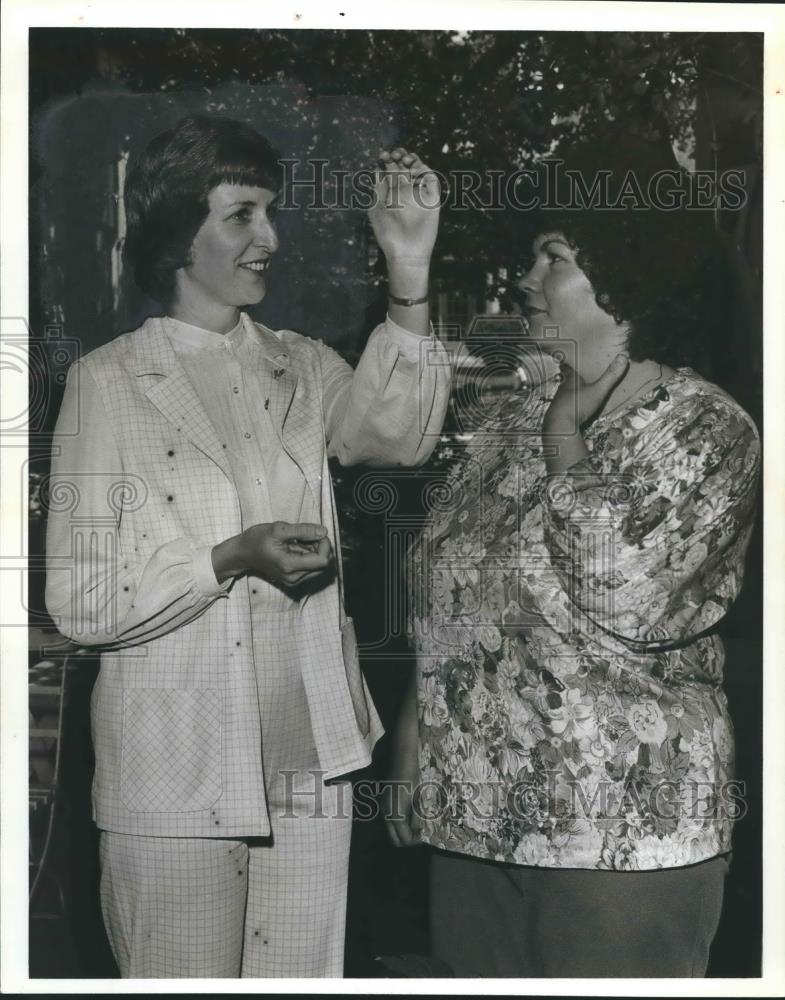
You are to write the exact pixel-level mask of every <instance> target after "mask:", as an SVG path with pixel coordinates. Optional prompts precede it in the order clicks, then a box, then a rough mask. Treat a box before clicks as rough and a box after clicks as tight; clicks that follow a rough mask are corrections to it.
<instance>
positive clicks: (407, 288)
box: [387, 257, 430, 299]
mask: <svg viewBox="0 0 785 1000" xmlns="http://www.w3.org/2000/svg"><path fill="white" fill-rule="evenodd" d="M429 272H430V257H428V258H427V260H423V261H417V260H413V259H411V258H408V259H406V260H402V259H400V258H397V259H396V258H394V259H393V260H388V261H387V289H388V292H389V294H390V295H391V296H394V297H395V298H398V299H421V298H424V297H426V296H427V295H428V277H429Z"/></svg>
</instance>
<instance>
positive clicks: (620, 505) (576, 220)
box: [388, 210, 759, 977]
mask: <svg viewBox="0 0 785 1000" xmlns="http://www.w3.org/2000/svg"><path fill="white" fill-rule="evenodd" d="M538 229H539V231H537V230H535V232H537V235H536V237H535V238H534V240H533V244H532V247H531V249H532V262H531V266H530V267H529V268H528V270H527V272H526V274H525V275H523V276H522V278H521V279H520V281H519V283H518V286H517V287H518V290H519V292H520V293H521V295H522V298H523V299H524V301H525V305H524V312H525V314H526V316H527V317H528V324H529V338H528V339H529V342H530V344H529V348H528V351H529V353H528V355H527V354H526V353H524V354H523V357H524V359H525V358H526V357H529V358H531V357H533V356H534V345H535V344H536V345H537V348H538V349H539V350H541V351H543V352H546V354H545V356H544V360H543V365H542V366H541V367H543V368H544V370H545V376H544V377H542V378H540V379H537V378H532V379H530V380H529V381H528V382H526V383H525V384H524V385H523V386H522V387H521V389H520V390H519V391H517V392H514V393H512V394H511V395H508V396H507V397H505V398H504V399H502V400H501V401H499V402H498V403H497V404H496V405H494V407H493V408H492V409H491V410H490V411H489V412H488V413H487V415H486V416H485V418H484V419H483V420H482V422H481V423H480V424H479V425H478V426H477V427H475V428H473V430H474V436H473V438H472V440H471V441H470V443H469V444H468V445H467V447H466V449H465V451H464V454H463V455H462V457H461V458H460V459H459V460H458V462H456V464H455V465H454V466H453V468H452V469H451V470H450V472H449V473H448V478H447V483H446V489H445V490H444V491H442V495H441V496H440V498H439V503H438V506H435V507H434V509H433V510H432V511H431V512H430V513H429V515H428V519H427V522H426V525H425V529H424V531H423V533H422V537H421V539H420V540H419V542H418V543H417V545H416V546H415V548H414V550H413V552H412V554H411V561H412V585H413V599H412V615H411V628H412V633H413V636H414V641H415V646H416V654H417V670H416V677H415V683H413V684H412V686H411V689H410V691H409V694H408V695H407V698H406V700H405V704H404V709H403V711H402V715H401V718H400V720H399V724H398V726H397V730H396V734H395V739H394V764H393V775H392V776H393V778H394V779H396V780H397V781H400V782H401V783H402V785H403V787H404V788H408V789H409V790H410V791H411V789H412V788H414V792H413V794H412V795H411V796H410V797H407V796H406V795H404V797H403V800H402V801H403V803H404V806H405V808H403V809H402V810H401V811H400V812H399V813H398V814H396V815H393V816H391V818H390V819H389V820H388V827H389V830H390V835H391V837H392V839H393V842H394V843H396V844H398V845H400V846H406V845H408V844H412V843H416V842H424V843H426V844H429V845H431V846H432V847H433V848H434V851H433V854H432V868H431V872H432V876H431V877H432V881H431V930H432V942H433V949H434V953H435V956H436V957H437V958H439V959H441V960H442V961H446V962H448V963H449V964H450V965H451V966H452V968H453V970H454V971H455V973H456V974H457V975H462V976H490V977H494V976H515V977H519V976H520V977H536V976H548V977H564V976H574V977H598V976H639V977H651V976H656V977H681V976H702V975H704V974H705V970H706V966H707V961H708V954H709V946H710V944H711V941H712V938H713V936H714V934H715V932H716V929H717V925H718V922H719V917H720V911H721V905H722V896H723V882H724V877H725V873H726V871H727V867H728V858H729V852H730V849H731V827H732V820H733V818H734V815H735V814H736V812H737V810H738V807H739V803H738V801H737V799H738V791H737V788H736V786H735V785H734V783H733V780H732V779H733V772H732V766H733V736H732V727H731V721H730V718H729V715H728V709H727V703H726V698H725V695H724V693H723V691H722V676H723V660H724V651H723V644H722V641H721V639H720V638H719V636H718V635H717V625H718V624H719V623H720V621H721V620H722V618H723V616H724V615H725V613H726V612H727V610H728V608H729V606H730V604H731V603H732V601H733V600H734V598H735V596H736V595H737V593H738V591H739V589H740V587H741V583H742V577H743V572H744V559H745V552H746V549H747V545H748V542H749V539H750V533H751V530H752V521H753V515H754V506H755V492H756V484H757V479H758V465H759V443H758V435H757V432H756V429H755V426H754V424H753V422H752V420H751V419H750V418H749V416H748V415H747V414H746V413H745V412H744V411H743V410H742V409H741V408H740V407H739V406H738V404H737V403H736V402H735V401H734V400H733V399H732V398H731V397H730V396H728V395H727V394H726V393H725V392H724V391H723V390H722V389H720V388H719V387H718V386H716V385H714V384H712V383H711V382H708V381H706V380H705V379H704V378H702V377H701V376H700V375H699V374H698V373H697V372H696V371H695V370H694V369H693V368H691V367H689V365H690V363H695V359H696V358H698V357H700V352H701V344H702V343H704V342H705V341H706V338H707V337H709V338H710V337H711V336H712V335H715V334H716V329H717V328H716V327H715V326H713V320H712V319H711V317H712V315H713V313H714V311H715V310H714V304H713V302H712V300H711V296H712V294H713V291H712V289H713V290H714V291H716V290H717V287H718V284H717V283H718V280H719V279H718V278H717V271H716V270H715V268H714V266H713V265H712V266H711V267H707V266H706V264H707V260H709V254H710V252H711V251H710V247H711V242H710V241H711V220H710V219H709V218H707V217H706V216H705V215H704V216H703V217H699V216H692V217H687V215H686V214H685V213H671V214H669V215H667V216H666V215H665V213H662V212H656V211H649V212H646V211H643V212H640V211H637V212H636V211H630V210H620V211H617V212H613V211H610V212H608V211H606V212H602V213H600V212H597V211H592V210H583V211H564V212H560V213H559V214H557V213H556V212H548V211H543V212H542V213H541V215H540V216H539V225H538ZM688 232H689V233H691V238H690V237H688V235H687V234H688ZM696 248H698V249H699V252H698V253H697V254H696V252H695V251H696ZM535 367H536V366H534V365H530V364H528V363H527V362H526V361H525V360H524V363H523V368H524V369H526V368H528V369H529V370H530V371H532V372H533V371H534V369H535Z"/></svg>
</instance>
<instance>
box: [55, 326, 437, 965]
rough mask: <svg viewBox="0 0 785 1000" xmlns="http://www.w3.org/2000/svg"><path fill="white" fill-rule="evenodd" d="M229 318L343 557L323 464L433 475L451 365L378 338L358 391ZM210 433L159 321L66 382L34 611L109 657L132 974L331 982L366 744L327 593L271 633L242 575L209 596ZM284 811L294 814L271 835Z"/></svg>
mask: <svg viewBox="0 0 785 1000" xmlns="http://www.w3.org/2000/svg"><path fill="white" fill-rule="evenodd" d="M242 322H243V324H245V326H246V328H247V329H248V330H249V331H251V333H252V335H253V337H255V338H256V339H257V341H258V350H257V351H256V353H255V355H254V357H255V360H254V362H253V364H254V365H255V366H258V370H257V371H256V372H255V375H258V377H259V379H260V380H261V384H263V385H264V386H265V387H266V388H265V396H266V398H267V403H266V408H267V410H268V412H269V417H270V419H271V422H272V424H273V426H274V427H275V431H276V433H277V434H278V436H279V438H280V442H281V446H282V448H283V449H284V451H285V452H286V453H287V454H288V455H289V456H290V457H291V458H292V459H293V460H294V462H295V463H296V466H297V467H298V468H299V469H300V470H301V473H302V476H303V477H304V479H305V481H306V484H307V490H306V493H307V495H308V497H309V502H310V507H309V508H308V509H309V510H312V511H313V512H314V513H315V514H318V517H319V518H320V519H321V522H322V523H323V524H324V525H325V526H326V527H327V529H328V531H329V533H330V537H331V541H332V544H333V547H334V549H335V551H336V552H339V544H338V542H339V540H338V538H337V537H336V527H335V525H336V523H337V521H336V517H335V510H334V498H333V492H332V485H331V482H330V477H329V470H328V465H327V459H328V456H337V457H338V459H339V460H340V461H341V462H342V463H343V464H354V463H357V462H369V463H371V464H374V465H417V464H420V463H421V462H423V461H425V459H426V458H427V457H428V455H429V454H430V452H431V450H432V448H433V446H434V444H435V441H436V440H437V439H438V433H439V430H440V428H441V423H442V420H443V417H444V413H445V410H446V406H447V399H448V392H449V364H448V361H447V356H446V354H445V352H444V350H443V348H442V347H441V346H440V345H439V344H438V342H437V341H435V340H432V339H430V338H419V337H416V336H415V335H414V334H411V333H409V332H408V331H405V330H402V329H401V328H400V327H397V326H396V325H395V324H394V323H392V322H391V321H390V320H389V319H388V320H387V322H386V323H385V324H383V325H382V326H380V327H379V328H377V330H375V331H374V333H373V334H372V335H371V338H370V339H369V341H368V345H367V347H366V350H365V351H364V353H363V356H362V358H361V359H360V362H359V365H358V367H357V369H356V370H355V371H354V372H353V371H352V369H351V368H350V367H349V366H348V365H347V364H346V363H345V362H344V361H343V360H342V359H341V358H340V357H339V356H338V355H337V354H336V353H335V352H334V351H332V350H331V349H330V348H328V347H326V346H325V345H324V344H322V343H321V342H318V341H314V340H310V339H309V338H305V337H302V336H300V335H298V334H295V333H292V332H289V331H281V332H277V333H276V332H273V331H271V330H268V329H267V328H266V327H264V326H261V325H260V324H253V323H252V322H251V320H250V319H249V318H248V317H247V316H245V315H243V317H242ZM260 405H261V401H260ZM221 436H222V435H221V433H220V432H219V431H217V430H216V428H215V426H214V425H213V423H212V422H211V420H210V419H209V418H208V416H207V414H206V412H205V408H204V406H203V405H202V403H201V402H200V398H199V396H198V394H197V393H196V391H195V390H194V386H193V384H192V381H191V380H190V379H189V378H188V376H187V374H186V371H185V368H184V366H183V364H181V362H180V360H179V359H178V356H177V354H176V352H175V351H174V349H173V347H172V343H171V341H170V339H169V337H168V336H167V334H166V330H165V328H164V321H162V320H161V319H159V318H152V319H150V320H148V321H147V322H145V323H144V325H143V326H142V327H140V329H138V330H136V331H134V332H133V333H129V334H125V335H123V336H121V337H118V338H117V339H115V340H114V341H112V342H110V343H109V344H106V345H105V346H103V347H101V348H99V349H98V350H96V351H93V352H92V353H90V354H88V355H87V356H86V357H85V358H83V359H82V360H81V361H80V362H79V363H77V364H76V365H74V366H73V368H72V369H71V371H70V373H69V378H68V383H67V387H66V393H65V397H64V401H63V406H62V409H61V413H60V418H59V421H58V427H57V429H56V438H55V445H54V448H53V462H52V475H51V479H50V501H49V518H48V524H47V563H48V572H47V598H46V599H47V607H48V609H49V612H50V614H51V615H52V617H53V619H54V620H55V622H56V624H57V626H58V628H59V629H60V630H61V631H62V632H63V633H64V634H65V635H67V636H69V637H70V638H72V639H73V640H75V641H76V642H78V643H80V644H84V645H93V646H100V647H101V648H102V652H101V669H100V672H99V677H98V680H97V682H96V686H95V690H94V692H93V698H92V730H93V742H94V747H95V758H96V770H95V776H94V782H93V807H94V817H95V819H96V822H97V824H98V826H99V828H100V829H101V831H102V843H101V853H102V903H103V908H104V916H105V921H106V924H107V929H108V931H109V936H110V940H111V943H112V946H113V949H114V951H115V955H116V957H117V960H118V964H119V966H120V970H121V974H122V975H124V976H130V977H137V976H154V977H180V976H183V977H185V976H229V977H235V976H240V975H243V976H249V975H250V976H257V975H259V976H266V975H270V976H298V975H306V976H331V975H340V974H341V963H342V953H343V940H342V938H343V921H344V911H345V885H346V867H347V858H348V837H349V816H350V811H351V809H350V804H349V803H347V802H342V801H340V800H341V798H342V796H344V795H345V793H346V786H345V785H344V784H342V783H340V782H339V783H337V784H336V783H331V784H329V785H325V782H326V781H330V779H336V778H339V777H340V776H342V775H346V774H348V773H349V772H351V771H353V770H356V769H358V768H361V767H364V766H366V765H367V764H368V763H369V760H370V754H371V751H372V749H373V746H374V744H375V742H376V741H377V739H378V738H379V736H380V735H381V732H382V730H381V725H380V722H379V719H378V716H377V714H376V711H375V709H374V707H373V704H372V701H371V698H370V695H369V693H368V690H367V687H366V685H365V682H364V680H363V678H362V675H361V673H360V670H359V664H358V660H357V653H356V643H355V642H354V639H353V634H352V625H351V621H347V619H346V617H345V614H344V612H343V606H342V597H341V593H340V586H339V582H338V580H335V581H333V582H332V583H330V584H329V585H328V586H326V587H324V588H323V589H322V590H320V591H318V592H317V593H314V594H311V595H309V596H308V597H307V598H305V599H303V600H301V601H299V602H292V604H291V607H285V608H284V609H283V610H282V609H281V608H279V607H276V608H274V609H273V608H271V613H270V614H266V613H263V612H264V609H263V611H262V612H260V611H259V605H258V604H256V605H255V604H254V602H253V600H252V599H251V588H252V586H253V583H254V578H241V579H237V580H228V581H226V582H224V583H223V584H220V585H219V584H218V583H217V581H216V580H215V576H214V574H213V572H212V567H211V563H210V550H211V549H212V547H213V546H214V545H216V544H217V543H218V542H220V541H222V540H224V539H225V538H228V537H230V536H232V535H235V534H238V533H239V532H240V531H241V530H242V529H243V528H244V527H247V525H245V524H243V523H242V514H241V509H240V503H239V498H238V492H237V486H236V483H235V480H234V477H233V475H232V467H231V462H230V461H229V459H228V456H227V448H226V442H225V441H222V440H221ZM268 493H274V484H268ZM274 519H275V518H274V517H273V516H272V511H270V517H269V520H274ZM292 519H293V520H294V518H292ZM308 519H313V518H308ZM264 586H267V587H269V585H267V584H264ZM272 589H273V588H271V590H272ZM253 592H254V593H256V590H254V591H253ZM287 769H290V770H295V771H297V772H298V773H297V774H296V775H291V774H290V775H289V776H288V777H285V776H284V777H282V776H281V774H280V772H281V771H283V772H286V771H287ZM309 770H313V771H315V772H316V776H314V775H311V774H308V773H306V772H307V771H309ZM287 782H288V783H289V784H288V785H287V784H286V783H287ZM292 782H294V786H293V787H292ZM293 790H294V792H295V794H294V796H293V797H292V795H291V792H292V791H293ZM297 792H300V793H301V794H299V795H298V794H296V793H297ZM314 796H316V797H317V798H319V805H320V806H321V808H316V809H314ZM292 802H294V805H292ZM283 804H285V805H286V807H287V808H289V809H290V812H291V810H293V811H294V813H295V814H296V815H297V817H298V818H297V819H293V818H291V819H289V820H288V821H286V822H285V821H283V820H281V821H278V820H277V816H278V815H279V814H280V807H281V806H282V805H283ZM314 812H315V813H316V818H314V817H313V814H314ZM325 816H327V818H325Z"/></svg>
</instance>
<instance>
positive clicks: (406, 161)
mask: <svg viewBox="0 0 785 1000" xmlns="http://www.w3.org/2000/svg"><path fill="white" fill-rule="evenodd" d="M379 160H380V164H381V166H380V167H379V169H377V171H376V178H377V180H376V186H375V193H376V198H375V201H374V205H373V207H372V208H371V209H370V210H369V212H368V217H369V219H370V220H371V226H372V227H373V231H374V234H375V236H376V240H377V242H378V244H379V246H380V247H381V249H382V251H383V252H384V255H385V257H386V258H387V263H388V266H389V265H390V264H391V263H392V262H394V261H400V262H401V263H403V264H406V265H413V264H414V265H425V266H426V267H427V265H428V263H429V262H430V258H431V252H432V250H433V246H434V243H435V242H436V233H437V231H438V228H439V202H440V197H441V191H440V186H439V180H438V178H437V177H436V174H434V173H433V172H432V171H430V170H429V169H428V167H426V166H425V164H424V163H423V162H422V160H421V159H420V158H419V156H418V155H417V154H416V153H410V152H407V150H405V149H404V148H403V147H402V146H399V147H398V148H397V149H393V150H392V151H390V152H387V151H386V150H385V151H384V152H382V153H381V155H380V157H379Z"/></svg>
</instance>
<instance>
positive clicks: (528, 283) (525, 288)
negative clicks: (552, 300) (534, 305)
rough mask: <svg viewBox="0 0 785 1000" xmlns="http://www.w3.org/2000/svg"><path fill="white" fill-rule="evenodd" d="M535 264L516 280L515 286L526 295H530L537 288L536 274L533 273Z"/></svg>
mask: <svg viewBox="0 0 785 1000" xmlns="http://www.w3.org/2000/svg"><path fill="white" fill-rule="evenodd" d="M535 267H536V265H535V266H533V267H531V268H530V269H529V270H528V271H527V272H526V274H524V275H523V276H522V277H521V278H520V280H519V281H518V284H517V288H518V290H519V291H521V292H525V293H526V294H527V295H531V294H532V292H534V291H535V290H536V288H537V281H538V279H537V275H536V274H535Z"/></svg>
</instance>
